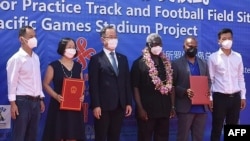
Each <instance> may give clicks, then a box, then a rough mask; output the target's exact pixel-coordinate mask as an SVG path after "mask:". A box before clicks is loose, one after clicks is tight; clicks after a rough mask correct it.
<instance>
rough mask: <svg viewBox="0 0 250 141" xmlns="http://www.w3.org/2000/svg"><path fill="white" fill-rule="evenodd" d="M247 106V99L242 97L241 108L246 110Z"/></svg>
mask: <svg viewBox="0 0 250 141" xmlns="http://www.w3.org/2000/svg"><path fill="white" fill-rule="evenodd" d="M245 108H246V99H241V103H240V109H241V110H244V109H245Z"/></svg>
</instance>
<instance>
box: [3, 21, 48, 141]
mask: <svg viewBox="0 0 250 141" xmlns="http://www.w3.org/2000/svg"><path fill="white" fill-rule="evenodd" d="M19 41H20V42H21V47H20V49H19V50H18V51H17V52H16V53H15V54H14V55H13V56H12V57H11V58H10V59H9V60H8V62H7V66H6V70H7V80H8V99H9V101H10V105H11V118H12V119H13V129H12V141H36V140H37V135H38V125H39V121H40V116H41V113H42V112H44V110H45V105H44V102H43V99H44V93H43V91H42V83H41V73H40V61H39V58H38V56H37V54H36V53H35V52H33V51H32V49H33V48H34V47H36V46H37V39H36V34H35V31H34V30H33V28H32V27H30V26H25V27H22V28H21V29H20V30H19Z"/></svg>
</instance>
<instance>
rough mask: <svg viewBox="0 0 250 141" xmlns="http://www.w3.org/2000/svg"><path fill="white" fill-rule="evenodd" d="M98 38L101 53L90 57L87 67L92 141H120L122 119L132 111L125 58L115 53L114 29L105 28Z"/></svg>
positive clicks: (115, 35) (111, 27)
mask: <svg viewBox="0 0 250 141" xmlns="http://www.w3.org/2000/svg"><path fill="white" fill-rule="evenodd" d="M100 36H101V41H102V43H103V50H102V51H101V52H99V53H97V54H95V55H94V56H92V57H91V59H90V62H89V64H88V73H89V93H90V103H91V109H92V111H93V115H94V129H95V141H106V140H107V141H119V140H120V131H121V127H122V122H123V119H124V116H125V117H128V116H130V115H131V112H132V106H131V105H132V92H131V84H130V75H129V65H128V60H127V57H126V56H124V55H122V54H120V53H118V52H116V50H115V49H116V47H117V44H118V39H117V34H116V30H115V28H114V27H113V26H107V27H104V28H103V29H102V30H101V32H100Z"/></svg>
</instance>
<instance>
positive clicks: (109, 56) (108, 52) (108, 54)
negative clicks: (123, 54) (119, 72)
mask: <svg viewBox="0 0 250 141" xmlns="http://www.w3.org/2000/svg"><path fill="white" fill-rule="evenodd" d="M103 51H104V53H105V54H106V56H107V57H108V59H109V62H110V63H112V62H111V55H110V53H111V51H109V50H107V49H106V48H103ZM113 52H114V57H115V63H116V65H117V66H118V61H117V57H116V53H115V51H113Z"/></svg>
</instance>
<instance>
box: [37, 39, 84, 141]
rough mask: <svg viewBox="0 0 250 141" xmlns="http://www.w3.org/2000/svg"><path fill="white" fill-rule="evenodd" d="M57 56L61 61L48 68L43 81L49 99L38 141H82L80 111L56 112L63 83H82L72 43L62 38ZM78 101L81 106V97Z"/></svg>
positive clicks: (82, 128) (80, 67) (58, 108)
mask: <svg viewBox="0 0 250 141" xmlns="http://www.w3.org/2000/svg"><path fill="white" fill-rule="evenodd" d="M57 52H58V53H59V54H60V55H61V56H62V57H61V58H60V59H59V60H55V61H53V62H52V63H50V64H49V66H48V68H47V72H46V74H45V78H44V81H43V86H44V89H45V90H46V92H47V93H48V94H49V95H50V96H51V98H50V103H49V107H48V114H47V119H46V122H45V128H44V133H43V139H42V140H43V141H85V129H84V121H83V111H82V110H83V109H81V111H71V110H60V102H61V101H62V100H63V97H62V95H61V92H62V84H63V79H64V78H80V79H83V75H82V66H81V64H80V63H78V62H76V61H73V58H74V57H76V56H77V51H76V43H75V41H74V40H73V39H71V38H63V39H62V40H61V41H60V42H59V44H58V49H57ZM51 82H53V87H52V85H51ZM79 100H80V101H81V102H83V100H84V96H82V97H81V98H80V99H79Z"/></svg>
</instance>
